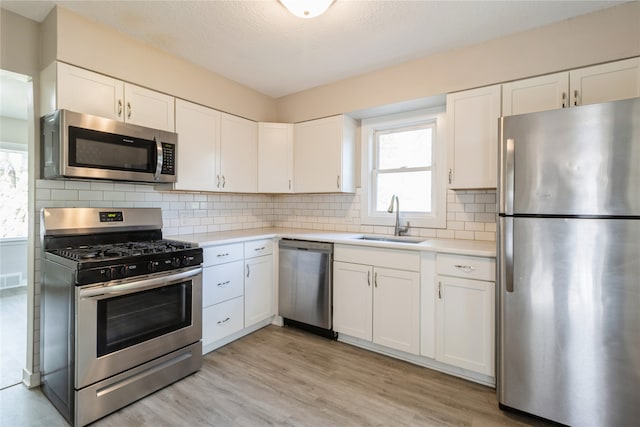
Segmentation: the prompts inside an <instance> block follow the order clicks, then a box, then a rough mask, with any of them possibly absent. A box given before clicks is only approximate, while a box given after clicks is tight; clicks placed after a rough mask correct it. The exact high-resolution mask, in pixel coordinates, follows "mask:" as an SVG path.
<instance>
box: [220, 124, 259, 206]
mask: <svg viewBox="0 0 640 427" xmlns="http://www.w3.org/2000/svg"><path fill="white" fill-rule="evenodd" d="M218 170H219V172H218V176H217V177H216V186H217V189H218V190H219V191H227V192H232V193H256V192H257V191H258V124H257V123H256V122H254V121H251V120H247V119H244V118H242V117H237V116H233V115H231V114H227V113H221V118H220V167H219V168H218Z"/></svg>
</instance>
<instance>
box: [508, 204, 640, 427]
mask: <svg viewBox="0 0 640 427" xmlns="http://www.w3.org/2000/svg"><path fill="white" fill-rule="evenodd" d="M499 225H500V227H499V232H500V233H501V236H503V237H504V236H505V234H506V235H507V236H508V235H509V234H510V233H509V232H508V231H509V229H510V227H511V228H512V235H513V259H512V260H513V265H512V271H513V291H512V292H508V291H507V290H506V288H505V283H507V281H506V280H505V278H504V277H500V281H499V283H500V286H499V290H498V303H499V315H500V318H501V322H500V326H499V331H498V333H499V354H498V357H499V372H498V399H499V401H500V403H501V404H502V405H504V406H507V407H511V408H515V409H519V410H522V411H525V412H528V413H532V414H535V415H539V416H541V417H544V418H548V419H551V420H554V421H557V422H560V423H563V424H568V425H575V426H623V425H637V422H638V420H639V419H640V405H639V402H640V333H639V330H640V310H638V306H639V303H640V244H639V242H640V219H633V220H621V219H566V218H510V217H501V218H500V224H499ZM505 230H506V231H507V232H506V233H505ZM507 244H508V242H507ZM500 245H501V247H500V248H499V251H502V250H503V247H502V246H504V243H502V242H501V244H500ZM499 262H500V264H499V266H498V268H499V272H500V274H501V276H504V275H506V272H507V271H508V269H507V268H506V265H505V261H504V260H502V259H501V260H500V261H499Z"/></svg>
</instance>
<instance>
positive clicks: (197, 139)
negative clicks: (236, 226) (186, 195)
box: [174, 99, 220, 191]
mask: <svg viewBox="0 0 640 427" xmlns="http://www.w3.org/2000/svg"><path fill="white" fill-rule="evenodd" d="M176 132H177V133H178V181H177V182H176V183H175V184H174V188H175V189H176V190H192V191H216V190H217V187H216V184H217V182H216V175H217V163H218V149H219V143H220V112H218V111H216V110H212V109H211V108H206V107H202V106H200V105H196V104H192V103H191V102H187V101H183V100H181V99H177V100H176Z"/></svg>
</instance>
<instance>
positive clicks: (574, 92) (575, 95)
mask: <svg viewBox="0 0 640 427" xmlns="http://www.w3.org/2000/svg"><path fill="white" fill-rule="evenodd" d="M573 105H574V107H577V106H578V90H577V89H576V90H574V91H573Z"/></svg>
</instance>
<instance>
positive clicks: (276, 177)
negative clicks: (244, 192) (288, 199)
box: [258, 123, 293, 193]
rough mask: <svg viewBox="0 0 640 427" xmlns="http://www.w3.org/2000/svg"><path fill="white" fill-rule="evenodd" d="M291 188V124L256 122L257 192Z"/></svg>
mask: <svg viewBox="0 0 640 427" xmlns="http://www.w3.org/2000/svg"><path fill="white" fill-rule="evenodd" d="M292 190H293V124H289V123H258V192H259V193H291V192H292Z"/></svg>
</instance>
